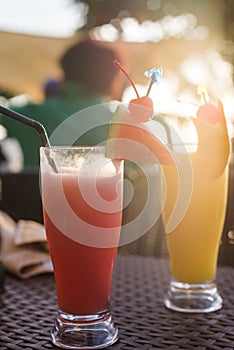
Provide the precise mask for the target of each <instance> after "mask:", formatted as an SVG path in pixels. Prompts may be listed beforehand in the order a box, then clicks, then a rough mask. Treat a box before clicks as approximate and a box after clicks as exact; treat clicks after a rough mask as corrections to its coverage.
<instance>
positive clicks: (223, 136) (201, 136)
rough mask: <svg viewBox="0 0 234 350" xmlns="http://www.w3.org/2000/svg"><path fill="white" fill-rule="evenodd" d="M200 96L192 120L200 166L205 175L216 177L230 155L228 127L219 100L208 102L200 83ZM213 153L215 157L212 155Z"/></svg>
mask: <svg viewBox="0 0 234 350" xmlns="http://www.w3.org/2000/svg"><path fill="white" fill-rule="evenodd" d="M197 93H198V95H200V96H201V102H202V103H201V105H200V106H199V108H198V110H197V115H196V118H191V120H192V121H193V123H194V125H195V128H196V131H197V136H198V152H199V154H200V155H201V156H200V160H201V161H202V162H203V163H202V164H200V166H204V167H206V169H207V172H206V173H207V176H209V174H210V176H211V175H212V176H213V177H214V178H218V177H219V176H220V175H221V174H222V173H223V171H224V170H225V168H226V166H227V164H228V160H229V156H230V140H229V136H228V128H227V123H226V118H225V114H224V110H223V105H222V102H221V101H220V100H218V101H217V102H216V104H215V103H213V102H210V98H209V94H208V91H207V88H206V87H205V86H204V85H200V86H199V87H198V89H197ZM214 154H215V157H214V156H213V155H214Z"/></svg>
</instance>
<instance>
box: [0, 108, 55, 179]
mask: <svg viewBox="0 0 234 350" xmlns="http://www.w3.org/2000/svg"><path fill="white" fill-rule="evenodd" d="M0 113H2V114H4V115H6V116H7V117H10V118H13V119H15V120H18V121H19V122H21V123H23V124H25V125H28V126H30V127H31V128H34V129H35V130H36V131H37V132H38V134H39V136H40V139H41V142H42V145H43V146H44V147H50V141H49V138H48V135H47V132H46V130H45V128H44V126H43V125H42V124H41V123H39V122H38V121H37V120H34V119H31V118H28V117H26V116H25V115H22V114H20V113H17V112H15V111H12V109H9V108H6V107H3V106H0ZM48 162H49V164H50V165H51V166H52V168H53V169H54V170H55V172H58V169H57V167H56V164H55V162H54V160H53V159H52V158H50V157H49V156H48Z"/></svg>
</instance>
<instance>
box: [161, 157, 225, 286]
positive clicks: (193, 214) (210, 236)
mask: <svg viewBox="0 0 234 350" xmlns="http://www.w3.org/2000/svg"><path fill="white" fill-rule="evenodd" d="M189 155H190V160H191V164H192V169H193V189H192V196H191V201H190V203H189V206H188V208H187V211H186V212H185V214H184V217H183V218H182V221H181V222H180V224H179V225H178V226H177V227H176V228H175V229H174V230H173V231H172V232H170V233H167V234H166V236H167V244H168V249H169V255H170V266H171V274H172V276H173V278H174V279H175V280H176V281H179V282H183V283H204V282H208V281H211V280H213V279H214V278H215V273H216V265H217V257H218V250H219V244H220V237H221V234H222V229H223V224H224V219H225V211H226V202H227V183H228V166H226V168H225V169H224V171H223V173H222V174H221V175H220V176H218V177H212V176H210V174H209V170H208V169H209V161H207V166H206V167H204V166H201V164H204V158H203V159H201V154H200V152H195V153H190V154H189ZM179 158H180V159H181V160H182V161H183V155H179ZM163 170H164V175H165V181H166V186H167V195H166V202H165V206H164V211H163V221H164V225H165V227H166V225H167V222H168V219H169V217H170V215H171V212H172V209H173V207H174V205H175V201H176V197H177V194H178V175H177V171H176V168H175V167H172V166H168V167H167V166H165V167H163ZM183 181H186V179H182V183H181V184H182V186H183Z"/></svg>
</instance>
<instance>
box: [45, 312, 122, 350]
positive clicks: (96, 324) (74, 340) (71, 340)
mask: <svg viewBox="0 0 234 350" xmlns="http://www.w3.org/2000/svg"><path fill="white" fill-rule="evenodd" d="M51 338H52V343H53V344H54V345H56V346H58V347H60V348H62V349H102V348H105V347H107V346H110V345H111V344H113V343H115V342H116V341H117V340H118V329H117V328H116V327H115V325H114V323H113V320H112V317H111V314H110V311H109V310H107V311H103V312H100V313H98V314H97V315H87V316H86V315H84V316H77V315H71V314H67V313H64V312H62V311H59V312H58V316H57V319H56V322H55V325H54V329H53V331H52V333H51Z"/></svg>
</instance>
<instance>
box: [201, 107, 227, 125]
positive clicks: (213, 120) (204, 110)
mask: <svg viewBox="0 0 234 350" xmlns="http://www.w3.org/2000/svg"><path fill="white" fill-rule="evenodd" d="M197 118H198V119H201V120H204V121H206V122H208V123H210V124H218V123H219V122H221V121H222V115H221V113H220V111H219V110H218V108H217V107H216V106H215V105H214V104H212V103H206V104H204V105H202V106H200V107H199V108H198V111H197Z"/></svg>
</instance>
